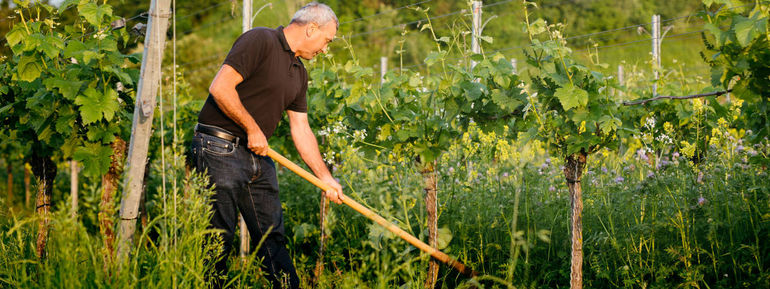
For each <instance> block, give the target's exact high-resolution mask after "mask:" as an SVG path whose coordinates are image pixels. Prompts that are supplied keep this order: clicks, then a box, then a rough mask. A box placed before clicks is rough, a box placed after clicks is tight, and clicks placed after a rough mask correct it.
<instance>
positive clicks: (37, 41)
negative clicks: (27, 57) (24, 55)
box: [22, 33, 45, 51]
mask: <svg viewBox="0 0 770 289" xmlns="http://www.w3.org/2000/svg"><path fill="white" fill-rule="evenodd" d="M22 43H24V49H23V50H24V51H34V50H39V47H40V46H41V45H43V44H44V43H45V35H43V34H40V33H32V34H31V35H29V36H28V37H25V38H24V42H22ZM40 51H42V50H40Z"/></svg>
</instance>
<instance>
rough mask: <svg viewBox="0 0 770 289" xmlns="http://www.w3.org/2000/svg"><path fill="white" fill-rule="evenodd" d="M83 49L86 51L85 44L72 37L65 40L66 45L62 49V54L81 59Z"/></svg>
mask: <svg viewBox="0 0 770 289" xmlns="http://www.w3.org/2000/svg"><path fill="white" fill-rule="evenodd" d="M84 51H86V45H85V44H84V43H83V42H80V41H79V40H76V39H72V40H70V41H68V42H67V47H66V48H64V51H62V56H64V57H67V58H71V57H72V58H75V59H78V60H81V58H82V57H83V52H84Z"/></svg>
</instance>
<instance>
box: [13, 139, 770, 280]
mask: <svg viewBox="0 0 770 289" xmlns="http://www.w3.org/2000/svg"><path fill="white" fill-rule="evenodd" d="M506 139H508V137H507V136H505V135H498V136H494V135H490V134H484V133H476V134H473V133H471V134H470V136H469V137H468V139H467V140H462V141H460V142H458V145H457V146H456V147H453V148H452V149H450V151H449V152H448V153H447V154H446V155H445V156H443V157H444V159H442V163H444V164H447V165H446V166H445V167H440V168H438V173H439V177H438V180H439V195H438V196H439V228H442V230H441V234H440V239H441V240H442V242H443V244H442V250H443V251H445V252H446V253H448V254H450V255H452V256H454V257H455V258H457V259H458V260H460V261H461V262H463V263H465V264H466V265H469V266H470V267H472V268H474V269H475V270H476V271H478V272H480V273H481V274H482V275H481V276H480V277H477V278H475V279H468V278H466V277H465V276H461V275H459V274H458V273H455V272H453V271H451V270H450V269H448V267H442V271H441V272H440V278H439V283H438V286H439V287H440V288H455V287H463V288H470V287H472V286H473V287H477V288H512V287H516V288H542V287H549V288H560V287H561V288H564V287H567V286H568V284H569V248H570V246H569V231H568V230H569V227H568V225H569V211H568V210H569V206H568V198H567V195H568V192H567V188H566V187H565V186H564V182H563V179H562V173H561V171H562V168H561V166H562V161H560V160H557V159H550V158H548V154H547V153H546V152H545V151H543V150H542V149H541V147H542V146H541V145H539V144H537V143H531V144H526V145H525V144H519V143H510V144H509V145H508V146H507V149H505V148H506V146H504V145H500V144H501V143H500V142H501V141H502V140H506ZM769 150H770V145H768V144H767V143H765V144H760V145H757V146H755V147H748V148H742V147H738V146H736V145H731V146H723V145H716V146H713V147H712V148H711V150H710V151H708V154H707V157H705V158H703V159H702V160H700V161H699V162H698V163H693V162H692V161H691V160H690V159H688V158H685V157H683V156H677V155H678V153H677V152H669V151H666V152H665V153H661V154H658V155H656V156H655V158H656V159H655V160H649V159H645V158H644V157H640V156H639V155H637V154H619V155H614V154H610V153H609V152H603V153H599V154H597V155H596V157H595V158H593V159H590V160H589V165H588V171H587V172H586V176H585V178H584V186H585V188H584V189H585V211H584V219H583V222H584V223H583V226H584V249H585V256H586V258H585V266H584V268H585V269H584V274H585V275H584V280H585V285H586V287H591V288H618V287H622V288H674V287H681V288H738V287H746V288H768V287H770V271H768V267H769V266H770V260H768V259H770V258H769V257H768V256H770V245H769V244H770V243H768V242H766V240H767V239H768V237H770V186H768V183H767V179H768V176H767V168H766V167H763V166H762V165H761V164H755V163H754V162H752V161H750V160H751V158H767V156H768V155H767V153H768V151H769ZM167 155H171V156H174V157H176V158H180V156H179V155H175V154H173V153H172V152H168V153H167ZM341 159H343V160H345V162H343V163H340V164H338V166H337V171H336V172H335V173H334V174H335V175H336V176H339V178H340V182H341V183H342V184H343V185H344V187H345V192H346V194H347V195H348V197H350V198H354V199H356V200H358V201H360V202H362V203H363V204H366V205H367V206H369V207H371V208H373V209H374V210H375V211H376V212H378V213H379V214H381V215H383V216H384V217H385V218H387V219H389V220H391V221H392V222H394V223H396V224H398V225H399V226H401V227H402V228H404V229H405V230H406V231H408V232H410V233H412V234H414V235H415V236H417V237H419V238H422V239H426V235H427V232H426V231H425V229H424V228H425V226H424V223H425V222H426V220H425V217H424V216H425V208H424V204H423V202H421V201H420V200H421V196H422V193H423V192H422V191H421V190H420V189H419V188H420V180H421V176H420V174H419V172H418V171H416V170H415V169H414V166H413V165H411V163H409V162H408V160H407V161H404V162H398V161H396V160H393V159H390V160H389V159H388V158H387V157H386V155H383V156H382V157H381V158H379V159H365V158H363V157H362V156H361V155H359V154H358V153H356V152H355V151H354V150H352V149H349V150H346V151H343V152H341ZM180 163H184V162H182V161H181V159H178V161H176V162H174V161H168V162H166V165H167V167H166V169H165V173H166V174H167V180H166V181H167V182H168V185H167V187H166V189H165V191H164V190H163V188H162V186H160V185H161V183H160V182H159V180H158V179H159V178H160V177H159V174H160V173H161V172H163V171H164V170H162V167H161V165H162V164H161V163H159V162H157V161H156V162H154V163H153V166H152V170H151V175H152V174H154V176H152V177H151V178H150V181H151V182H150V183H151V184H152V186H153V187H151V188H150V189H149V190H148V199H147V203H148V209H147V211H148V213H149V221H148V222H147V224H146V225H145V226H142V227H141V230H140V232H141V233H140V234H138V235H137V237H136V238H135V240H134V242H135V247H134V248H133V251H132V254H131V255H130V257H129V258H128V259H127V260H126V261H125V262H123V263H118V262H116V261H115V262H113V261H111V259H110V258H108V257H107V256H109V253H108V252H109V249H108V248H105V247H104V245H103V242H102V240H101V238H102V237H101V236H99V235H98V230H94V228H92V227H93V226H94V224H92V223H90V222H87V221H86V219H88V218H85V217H81V218H79V219H73V218H71V217H70V215H69V213H68V208H67V207H66V206H61V207H59V208H58V209H56V210H55V211H54V214H53V215H54V216H53V219H52V229H51V230H52V232H51V234H50V238H51V239H50V242H49V245H48V246H49V247H48V251H49V252H50V254H49V256H48V257H47V258H45V259H42V260H40V259H37V258H36V257H35V253H34V240H35V236H34V234H35V227H34V224H35V217H34V216H26V215H24V214H23V213H19V212H11V211H8V210H6V209H3V211H2V212H0V216H2V218H0V228H2V230H0V287H2V288H137V287H141V288H205V287H206V283H205V282H204V278H205V273H206V272H207V270H209V269H210V266H209V265H208V264H211V260H212V258H214V256H216V255H217V254H216V248H218V246H217V245H218V244H217V242H216V240H215V239H213V240H212V239H210V235H209V233H211V231H210V230H208V229H207V227H208V219H209V216H210V215H209V214H210V213H209V203H208V202H209V197H210V195H211V193H212V191H211V189H210V188H209V187H208V185H207V181H206V179H205V177H203V176H202V175H200V174H195V173H193V174H190V175H189V176H186V177H183V176H184V173H183V171H184V170H183V169H182V168H181V167H173V165H169V164H180ZM278 174H279V179H280V181H281V197H282V200H283V202H284V210H285V218H286V229H287V236H288V238H289V248H290V252H291V253H292V255H293V256H292V257H293V260H294V262H295V265H296V267H297V268H298V271H299V274H300V277H301V280H302V284H303V287H305V288H417V287H421V286H422V281H423V280H424V277H425V275H424V274H425V271H426V268H427V264H428V256H427V255H425V254H422V253H420V252H419V251H418V250H417V249H415V248H414V247H412V246H409V245H408V244H407V243H406V242H404V241H401V240H400V239H398V238H396V237H394V236H393V235H392V234H390V233H389V232H387V231H386V230H384V229H382V228H380V227H378V226H376V225H373V224H372V223H371V222H370V221H368V220H367V219H365V218H364V217H362V216H360V215H358V214H356V213H355V212H354V211H353V210H350V209H348V208H346V207H343V206H336V205H333V206H332V207H331V208H332V209H331V213H330V215H329V217H328V220H327V224H328V227H327V230H328V233H329V235H330V239H329V240H328V242H327V246H328V247H327V249H326V255H325V258H324V262H325V266H324V268H325V270H324V271H323V272H322V273H321V276H319V278H318V279H317V281H316V282H314V281H313V280H315V278H314V276H312V271H313V267H314V265H315V262H316V260H317V258H318V255H317V249H318V246H319V241H318V237H319V236H320V231H319V230H320V229H319V226H318V214H317V212H318V201H319V198H320V192H319V191H318V190H317V189H316V188H314V187H312V186H311V185H309V184H307V183H306V182H304V181H302V180H301V179H299V178H298V177H296V176H294V175H293V174H292V173H291V172H290V171H288V170H285V169H280V168H279V169H278ZM174 178H176V179H177V181H178V186H177V187H175V186H173V185H172V183H173V182H172V180H173V179H174ZM164 192H165V193H164ZM174 196H176V198H175V197H174ZM0 202H3V203H4V200H2V199H0ZM65 204H66V202H65ZM2 207H3V208H7V207H8V206H2ZM82 211H83V210H81V216H88V215H89V214H88V213H83V212H82ZM237 239H238V238H236V240H237ZM442 242H440V243H442ZM236 247H237V246H236ZM259 263H260V260H258V259H257V258H256V257H255V256H254V255H253V254H252V255H250V256H248V257H247V258H244V259H241V258H240V257H237V256H236V254H233V255H231V256H230V268H231V271H230V275H229V279H228V280H229V281H230V283H229V284H230V285H231V288H253V287H257V288H259V287H262V286H266V285H267V284H266V281H265V280H264V278H263V276H262V273H261V270H260V269H259Z"/></svg>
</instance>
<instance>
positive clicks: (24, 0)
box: [13, 0, 29, 8]
mask: <svg viewBox="0 0 770 289" xmlns="http://www.w3.org/2000/svg"><path fill="white" fill-rule="evenodd" d="M13 3H14V4H16V5H17V6H19V7H21V8H27V7H29V0H13Z"/></svg>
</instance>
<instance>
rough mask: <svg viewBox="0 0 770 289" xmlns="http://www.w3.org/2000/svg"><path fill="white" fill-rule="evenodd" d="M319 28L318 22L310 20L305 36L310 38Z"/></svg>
mask: <svg viewBox="0 0 770 289" xmlns="http://www.w3.org/2000/svg"><path fill="white" fill-rule="evenodd" d="M317 30H318V24H316V23H313V22H310V23H308V24H307V25H305V37H307V38H310V36H312V35H313V33H314V32H316V31H317Z"/></svg>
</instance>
